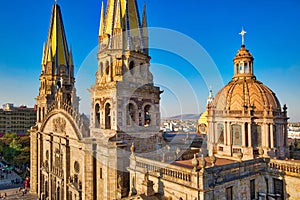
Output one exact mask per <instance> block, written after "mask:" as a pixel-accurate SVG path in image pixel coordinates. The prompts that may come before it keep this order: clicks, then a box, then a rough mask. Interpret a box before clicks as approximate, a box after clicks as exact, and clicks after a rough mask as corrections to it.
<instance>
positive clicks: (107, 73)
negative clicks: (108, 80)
mask: <svg viewBox="0 0 300 200" xmlns="http://www.w3.org/2000/svg"><path fill="white" fill-rule="evenodd" d="M105 73H106V75H109V62H108V61H107V62H106V65H105Z"/></svg>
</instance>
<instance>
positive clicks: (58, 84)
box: [56, 81, 62, 89]
mask: <svg viewBox="0 0 300 200" xmlns="http://www.w3.org/2000/svg"><path fill="white" fill-rule="evenodd" d="M61 86H62V82H61V81H57V83H56V88H57V89H59V88H61Z"/></svg>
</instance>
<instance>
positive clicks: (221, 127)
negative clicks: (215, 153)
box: [218, 124, 224, 144]
mask: <svg viewBox="0 0 300 200" xmlns="http://www.w3.org/2000/svg"><path fill="white" fill-rule="evenodd" d="M218 143H219V144H224V125H223V124H218Z"/></svg>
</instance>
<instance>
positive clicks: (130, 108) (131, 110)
mask: <svg viewBox="0 0 300 200" xmlns="http://www.w3.org/2000/svg"><path fill="white" fill-rule="evenodd" d="M126 110H127V120H126V121H127V125H128V126H132V125H133V124H134V123H135V122H136V109H135V106H134V105H133V104H132V103H130V104H128V105H127V109H126Z"/></svg>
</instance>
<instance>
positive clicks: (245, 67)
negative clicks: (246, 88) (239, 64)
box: [244, 62, 249, 74]
mask: <svg viewBox="0 0 300 200" xmlns="http://www.w3.org/2000/svg"><path fill="white" fill-rule="evenodd" d="M244 71H245V73H246V74H249V66H248V63H247V62H245V63H244Z"/></svg>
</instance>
